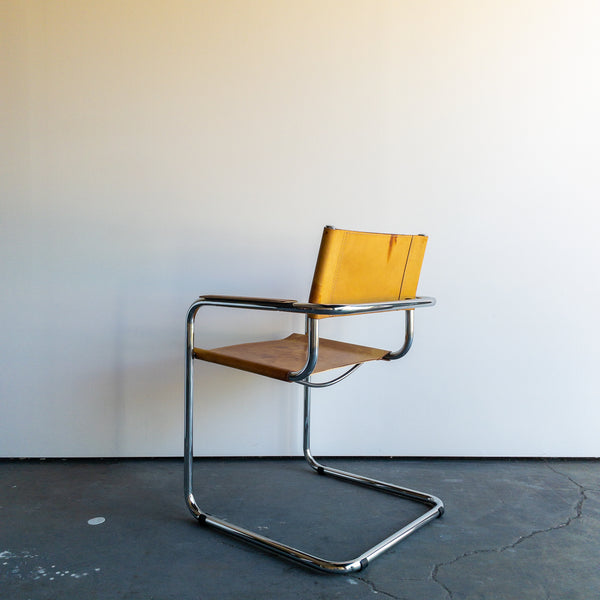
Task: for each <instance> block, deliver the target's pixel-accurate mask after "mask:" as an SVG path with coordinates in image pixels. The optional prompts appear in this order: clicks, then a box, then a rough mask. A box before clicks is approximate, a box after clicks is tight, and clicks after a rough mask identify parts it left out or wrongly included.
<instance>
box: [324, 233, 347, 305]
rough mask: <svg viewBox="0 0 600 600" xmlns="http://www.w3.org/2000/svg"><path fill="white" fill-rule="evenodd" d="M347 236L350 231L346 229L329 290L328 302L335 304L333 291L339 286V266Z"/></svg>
mask: <svg viewBox="0 0 600 600" xmlns="http://www.w3.org/2000/svg"><path fill="white" fill-rule="evenodd" d="M346 237H348V232H347V231H344V238H343V239H342V242H341V244H340V247H339V250H338V255H337V260H336V262H335V269H334V271H333V277H332V279H333V282H332V284H331V290H329V302H328V304H333V302H332V298H333V293H334V290H335V289H336V287H337V282H338V278H339V268H340V260H341V257H342V252H343V251H344V247H345V245H346Z"/></svg>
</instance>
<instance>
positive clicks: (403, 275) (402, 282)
mask: <svg viewBox="0 0 600 600" xmlns="http://www.w3.org/2000/svg"><path fill="white" fill-rule="evenodd" d="M414 239H415V236H414V235H411V236H410V244H409V246H408V254H407V255H406V262H405V263H404V271H403V272H402V280H401V281H400V289H399V290H398V300H400V297H401V296H402V288H403V287H404V278H405V277H406V269H408V261H409V260H410V251H411V250H412V244H413V240H414Z"/></svg>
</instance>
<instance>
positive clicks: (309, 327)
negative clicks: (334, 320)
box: [287, 315, 319, 382]
mask: <svg viewBox="0 0 600 600" xmlns="http://www.w3.org/2000/svg"><path fill="white" fill-rule="evenodd" d="M306 336H307V338H308V349H307V354H306V363H305V365H304V366H303V367H302V368H301V369H300V370H299V371H290V373H288V377H287V378H288V381H298V382H301V381H300V380H302V379H306V378H307V377H308V376H309V375H310V374H311V373H312V372H313V371H314V369H315V367H316V366H317V360H318V359H319V321H317V319H313V318H311V317H310V316H309V315H306Z"/></svg>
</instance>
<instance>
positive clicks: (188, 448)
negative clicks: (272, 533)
mask: <svg viewBox="0 0 600 600" xmlns="http://www.w3.org/2000/svg"><path fill="white" fill-rule="evenodd" d="M201 305H202V302H201V301H198V302H196V303H194V304H192V306H191V307H190V310H189V311H188V316H187V332H186V362H185V441H184V493H185V501H186V504H187V506H188V508H189V510H190V512H191V513H192V515H193V516H194V517H195V518H196V519H198V521H199V522H200V523H201V524H203V525H207V526H210V527H213V528H215V529H217V530H219V531H221V532H223V533H227V534H229V535H232V536H234V537H237V538H240V539H242V540H244V541H247V542H250V543H252V544H254V545H256V546H259V547H261V548H264V549H266V550H269V551H271V552H274V553H276V554H279V555H281V556H283V557H285V558H288V559H290V560H293V561H295V562H297V563H300V564H302V565H305V566H309V567H314V568H316V569H319V570H321V571H325V572H328V573H342V574H344V573H352V572H355V571H360V570H361V569H364V568H365V567H366V566H367V565H368V564H369V562H370V561H372V560H373V559H374V558H376V557H377V556H379V555H380V554H381V553H382V552H385V551H386V550H388V549H389V548H391V547H392V546H393V545H394V544H396V543H398V542H399V541H400V540H402V539H404V538H405V537H406V536H408V535H410V534H411V533H413V532H414V531H416V530H417V529H419V528H420V527H422V526H423V525H425V524H426V523H427V522H429V521H431V520H432V519H434V518H435V517H438V516H441V515H442V514H443V512H444V505H443V503H442V501H441V500H440V499H439V498H436V497H435V496H431V495H429V494H424V493H422V492H418V491H416V490H411V489H407V488H402V487H399V486H396V485H392V484H390V483H385V482H382V481H377V480H375V479H370V478H368V477H362V476H361V475H355V474H353V473H348V472H346V471H340V470H338V469H333V468H330V467H326V466H324V465H321V464H320V463H319V462H317V461H316V460H315V459H314V458H313V456H312V454H311V451H310V392H311V389H310V388H309V387H305V388H304V435H303V447H304V456H305V458H306V460H307V461H308V463H309V464H310V466H311V467H312V468H313V469H315V470H316V471H317V472H318V473H320V474H322V475H330V476H332V477H335V478H337V479H342V480H344V481H348V482H350V483H357V484H360V485H363V486H367V487H371V488H373V489H375V490H377V491H381V492H387V493H390V494H395V495H397V496H402V497H404V498H409V499H411V500H416V501H418V502H421V503H423V504H426V505H428V506H430V507H431V508H430V509H429V510H428V511H427V512H425V513H424V514H423V515H421V516H420V517H419V518H417V519H415V520H414V521H412V522H411V523H409V524H408V525H406V526H405V527H403V528H402V529H400V530H398V531H396V532H395V533H393V534H392V535H390V536H389V537H387V538H385V539H384V540H382V541H381V542H379V543H378V544H377V545H375V546H373V547H372V548H370V549H369V550H367V551H366V552H364V553H363V554H361V555H360V556H358V557H357V558H354V559H351V560H346V561H331V560H326V559H324V558H320V557H318V556H314V555H312V554H308V553H306V552H302V551H301V550H298V549H297V548H293V547H292V546H288V545H286V544H282V543H280V542H277V541H275V540H272V539H270V538H267V537H265V536H262V535H260V534H258V533H254V532H252V531H249V530H247V529H244V528H243V527H239V526H237V525H234V524H233V523H230V522H228V521H224V520H222V519H219V518H217V517H214V516H212V515H209V514H207V513H205V512H203V511H202V510H201V509H200V508H199V507H198V505H197V504H196V501H195V499H194V494H193V472H192V467H193V460H194V444H193V403H194V389H193V387H194V379H193V377H194V375H193V371H194V365H193V361H194V356H193V346H194V318H195V316H196V312H197V311H198V309H199V308H200V306H201Z"/></svg>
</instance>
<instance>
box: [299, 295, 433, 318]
mask: <svg viewBox="0 0 600 600" xmlns="http://www.w3.org/2000/svg"><path fill="white" fill-rule="evenodd" d="M434 304H435V298H430V297H428V296H422V297H418V298H407V299H405V300H392V301H391V302H373V303H370V304H313V303H310V302H295V303H294V304H293V307H294V309H295V310H296V311H297V312H302V313H306V314H310V315H328V316H335V315H339V316H342V315H358V314H363V313H374V312H385V311H390V310H412V309H413V308H420V307H422V306H433V305H434Z"/></svg>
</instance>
